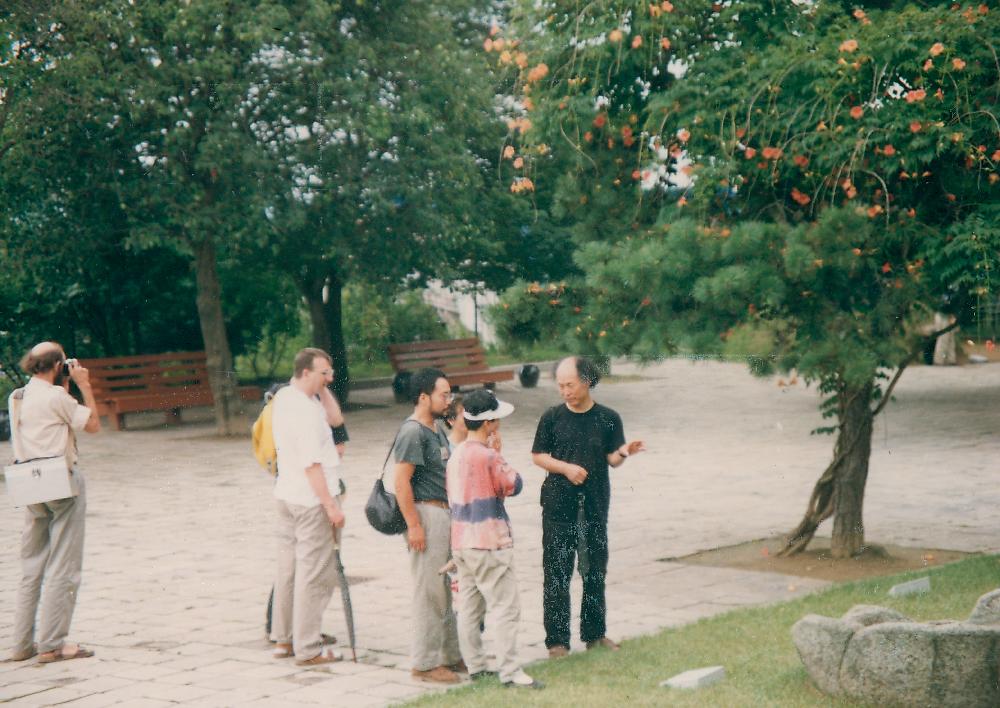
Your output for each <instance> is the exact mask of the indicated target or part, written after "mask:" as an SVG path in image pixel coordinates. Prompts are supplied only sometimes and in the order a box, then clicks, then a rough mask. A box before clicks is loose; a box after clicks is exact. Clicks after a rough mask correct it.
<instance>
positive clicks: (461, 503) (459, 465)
mask: <svg viewBox="0 0 1000 708" xmlns="http://www.w3.org/2000/svg"><path fill="white" fill-rule="evenodd" d="M447 486H448V506H449V507H450V508H451V547H452V550H462V549H471V548H475V549H480V550H487V551H493V550H499V549H501V548H510V547H511V546H513V545H514V538H513V536H512V534H511V529H510V518H509V517H508V516H507V510H506V509H505V508H504V504H503V500H504V499H505V498H506V497H511V496H514V495H516V494H519V493H520V492H521V488H522V486H523V483H522V481H521V475H519V474H518V473H517V471H516V470H514V468H512V467H511V466H510V465H509V464H507V461H506V460H505V459H503V456H502V455H501V454H500V453H499V452H497V451H496V450H494V449H492V448H490V447H487V446H486V445H483V444H482V443H480V442H477V441H475V440H466V441H465V442H463V443H461V444H459V445H458V447H456V448H455V451H454V452H453V453H452V455H451V459H449V460H448V471H447Z"/></svg>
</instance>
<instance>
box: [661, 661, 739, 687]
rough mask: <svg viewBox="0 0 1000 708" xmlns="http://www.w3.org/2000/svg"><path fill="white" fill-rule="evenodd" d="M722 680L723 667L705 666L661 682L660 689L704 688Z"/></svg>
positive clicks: (724, 676) (724, 675)
mask: <svg viewBox="0 0 1000 708" xmlns="http://www.w3.org/2000/svg"><path fill="white" fill-rule="evenodd" d="M724 678H726V668H725V667H724V666H706V667H705V668H704V669H691V670H690V671H685V672H684V673H681V674H677V675H676V676H673V677H671V678H668V679H667V680H666V681H661V682H660V688H686V689H691V688H706V687H708V686H711V685H712V684H715V683H719V681H721V680H722V679H724Z"/></svg>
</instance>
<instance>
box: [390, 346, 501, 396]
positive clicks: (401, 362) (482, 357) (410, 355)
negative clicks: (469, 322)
mask: <svg viewBox="0 0 1000 708" xmlns="http://www.w3.org/2000/svg"><path fill="white" fill-rule="evenodd" d="M389 361H390V362H391V363H392V368H393V370H394V371H395V372H396V373H397V374H399V373H402V372H404V371H408V372H414V371H417V370H418V369H423V368H425V367H431V368H434V369H440V370H441V371H443V372H444V374H445V376H447V377H448V383H450V384H451V387H452V388H453V389H457V388H459V387H460V386H466V385H469V384H483V385H484V386H485V387H486V388H493V387H494V386H495V385H496V384H497V382H498V381H510V380H511V379H513V378H514V372H513V371H493V370H491V369H490V367H489V365H488V364H487V363H486V353H485V352H484V351H483V345H482V344H480V343H479V339H478V337H468V338H466V339H439V340H431V341H427V342H411V343H409V344H390V345H389Z"/></svg>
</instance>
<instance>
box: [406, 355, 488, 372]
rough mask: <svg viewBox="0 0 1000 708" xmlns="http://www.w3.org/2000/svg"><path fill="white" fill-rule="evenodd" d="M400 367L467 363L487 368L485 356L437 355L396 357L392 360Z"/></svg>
mask: <svg viewBox="0 0 1000 708" xmlns="http://www.w3.org/2000/svg"><path fill="white" fill-rule="evenodd" d="M393 363H394V364H395V365H396V367H397V368H400V369H410V370H412V369H422V368H423V367H425V366H460V365H462V364H468V365H469V366H475V367H478V368H480V369H487V368H489V366H488V365H487V363H486V357H485V356H482V355H478V356H445V355H443V354H442V355H437V356H431V357H425V356H422V357H420V358H417V359H396V360H395V361H394V362H393Z"/></svg>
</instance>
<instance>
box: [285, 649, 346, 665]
mask: <svg viewBox="0 0 1000 708" xmlns="http://www.w3.org/2000/svg"><path fill="white" fill-rule="evenodd" d="M343 660H344V657H342V656H341V655H340V654H338V653H336V652H330V653H328V654H327V653H320V654H317V655H316V656H314V657H313V658H311V659H305V660H303V661H296V662H295V665H296V666H324V665H326V664H335V663H337V662H338V661H343Z"/></svg>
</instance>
